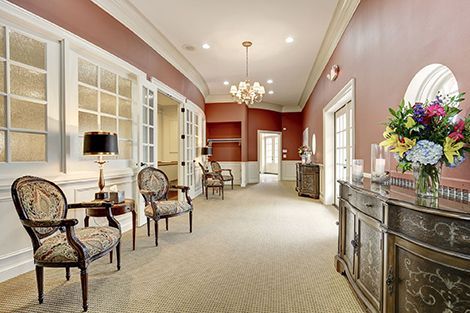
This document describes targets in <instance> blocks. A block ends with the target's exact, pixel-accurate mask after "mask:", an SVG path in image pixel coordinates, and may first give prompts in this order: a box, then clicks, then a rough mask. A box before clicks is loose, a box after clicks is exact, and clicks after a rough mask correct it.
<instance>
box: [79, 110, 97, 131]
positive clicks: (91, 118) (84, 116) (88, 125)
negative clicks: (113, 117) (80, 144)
mask: <svg viewBox="0 0 470 313" xmlns="http://www.w3.org/2000/svg"><path fill="white" fill-rule="evenodd" d="M78 126H79V127H78V128H79V130H80V132H86V131H93V130H98V115H96V114H90V113H85V112H78Z"/></svg>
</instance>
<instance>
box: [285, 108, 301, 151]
mask: <svg viewBox="0 0 470 313" xmlns="http://www.w3.org/2000/svg"><path fill="white" fill-rule="evenodd" d="M281 119H282V148H283V149H287V158H285V159H283V160H300V157H299V154H298V153H297V148H299V147H300V146H301V145H302V132H303V129H302V113H300V112H299V113H282V116H281ZM284 129H285V130H284Z"/></svg>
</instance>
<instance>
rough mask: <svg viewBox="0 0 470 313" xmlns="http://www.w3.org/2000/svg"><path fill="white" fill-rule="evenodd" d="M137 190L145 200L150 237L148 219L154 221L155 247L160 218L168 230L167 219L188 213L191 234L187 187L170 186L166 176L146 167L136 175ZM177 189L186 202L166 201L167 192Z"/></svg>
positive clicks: (148, 222)
mask: <svg viewBox="0 0 470 313" xmlns="http://www.w3.org/2000/svg"><path fill="white" fill-rule="evenodd" d="M137 182H138V185H139V190H140V193H141V194H142V196H143V197H144V200H145V210H144V211H145V216H146V217H147V235H148V236H150V219H153V220H154V221H155V246H158V221H159V220H160V219H162V218H164V219H165V222H166V230H168V218H170V217H174V216H178V215H181V214H184V213H189V232H190V233H192V232H193V204H192V201H191V198H190V197H189V194H188V191H189V187H187V186H170V183H169V181H168V177H167V176H166V174H165V173H164V172H163V171H161V170H159V169H156V168H154V167H151V166H149V167H146V168H144V169H142V170H141V171H140V172H139V174H138V175H137ZM170 188H172V189H179V190H181V191H182V192H184V194H185V196H186V201H177V200H168V192H169V191H170Z"/></svg>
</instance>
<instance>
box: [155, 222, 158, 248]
mask: <svg viewBox="0 0 470 313" xmlns="http://www.w3.org/2000/svg"><path fill="white" fill-rule="evenodd" d="M155 247H158V221H157V220H155Z"/></svg>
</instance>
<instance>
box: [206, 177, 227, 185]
mask: <svg viewBox="0 0 470 313" xmlns="http://www.w3.org/2000/svg"><path fill="white" fill-rule="evenodd" d="M206 184H207V186H210V187H221V186H223V185H224V183H223V182H222V181H221V180H220V179H211V178H209V179H208V180H207V182H206Z"/></svg>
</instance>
